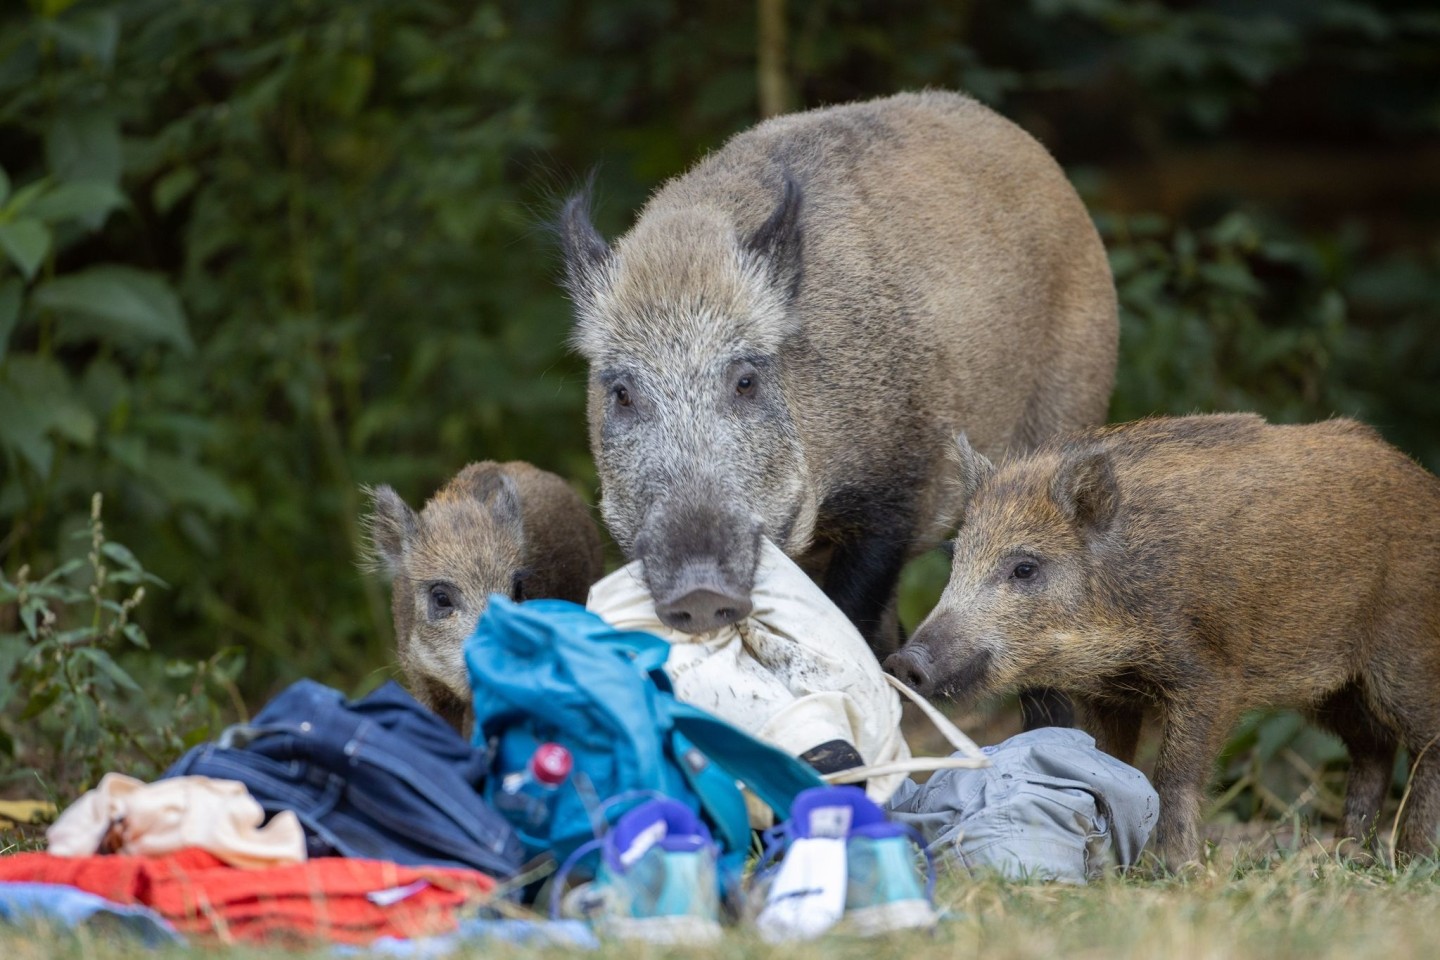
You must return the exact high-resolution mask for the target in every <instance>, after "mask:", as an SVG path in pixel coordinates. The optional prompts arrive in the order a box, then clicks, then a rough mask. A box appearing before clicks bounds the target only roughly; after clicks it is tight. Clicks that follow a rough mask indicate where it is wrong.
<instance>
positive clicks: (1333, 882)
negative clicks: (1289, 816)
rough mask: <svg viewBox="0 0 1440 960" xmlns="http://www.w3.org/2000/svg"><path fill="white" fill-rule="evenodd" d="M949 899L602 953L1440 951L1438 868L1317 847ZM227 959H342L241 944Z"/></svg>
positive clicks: (183, 953)
mask: <svg viewBox="0 0 1440 960" xmlns="http://www.w3.org/2000/svg"><path fill="white" fill-rule="evenodd" d="M938 899H939V901H940V902H941V904H942V905H943V906H945V907H947V908H948V909H949V910H950V911H951V917H950V919H948V920H947V921H946V922H945V923H944V924H943V925H942V927H941V929H940V930H939V931H938V932H937V933H935V934H934V935H928V934H904V935H897V936H894V937H890V938H887V939H882V940H854V939H846V938H843V937H826V938H822V939H821V940H818V941H815V942H812V943H806V944H799V945H791V946H784V947H771V946H768V945H766V944H763V943H761V942H760V941H759V940H758V939H757V938H756V937H755V936H754V934H753V933H752V932H751V931H749V930H745V929H737V930H735V931H733V932H731V933H729V934H728V935H727V936H726V938H725V940H724V941H723V942H722V943H720V944H719V945H717V946H715V947H712V948H704V949H697V948H685V949H670V950H666V949H662V948H657V947H651V946H647V945H643V944H622V943H611V944H607V945H606V946H605V947H604V948H603V949H602V950H600V951H599V952H596V953H591V954H586V955H587V956H593V957H596V958H598V960H643V958H648V957H661V956H677V957H678V956H683V957H687V958H707V957H713V958H716V960H728V958H740V957H745V958H752V957H754V958H775V960H782V958H783V960H852V958H853V960H900V958H905V960H914V958H932V957H933V958H941V957H944V958H963V957H984V958H985V960H1006V958H1012V957H1014V958H1019V957H1046V958H1054V957H1065V958H1067V960H1073V958H1112V957H1146V958H1150V957H1164V958H1171V957H1175V958H1212V957H1213V958H1217V960H1218V958H1227V960H1228V958H1256V960H1287V958H1292V957H1294V958H1300V957H1305V958H1314V957H1346V958H1352V957H1384V958H1386V960H1398V958H1404V957H1433V956H1435V955H1436V953H1437V949H1440V870H1437V865H1436V864H1435V863H1434V862H1424V863H1419V864H1416V865H1415V866H1413V867H1411V868H1409V869H1407V870H1402V871H1399V872H1395V871H1391V870H1387V869H1385V868H1379V867H1376V868H1358V867H1354V866H1349V865H1346V864H1344V863H1341V862H1340V861H1337V860H1335V859H1334V858H1332V857H1329V856H1327V855H1325V854H1323V853H1320V852H1314V853H1312V852H1311V851H1310V850H1309V849H1301V850H1299V851H1295V852H1280V853H1268V854H1260V853H1256V852H1254V851H1253V850H1250V849H1244V848H1242V849H1239V850H1234V849H1228V850H1221V851H1218V852H1217V853H1216V854H1215V855H1214V856H1212V859H1211V863H1210V864H1209V866H1208V867H1207V868H1206V869H1204V870H1202V871H1196V872H1195V873H1193V874H1191V875H1189V876H1186V877H1182V878H1171V879H1163V880H1154V879H1141V878H1129V877H1114V878H1111V879H1109V880H1106V881H1105V882H1102V883H1098V884H1093V885H1091V886H1088V887H1067V886H1060V885H1053V884H1020V883H1007V882H1004V881H1001V880H997V879H994V878H981V879H972V878H969V877H966V876H963V875H960V874H950V875H948V876H946V877H945V878H944V879H943V881H942V883H941V886H940V890H939V896H938ZM214 949H215V948H214V947H213V946H210V945H198V946H192V947H188V948H179V947H174V948H168V949H164V950H159V951H151V950H147V949H145V948H143V947H141V946H139V945H137V944H133V943H126V942H124V941H120V940H117V939H115V938H113V937H110V936H107V935H105V934H104V933H103V932H82V933H80V934H78V935H77V934H71V933H68V932H59V933H55V932H47V931H29V932H19V931H15V930H0V955H3V956H4V957H6V958H7V960H42V958H50V957H62V958H68V957H76V958H90V957H97V956H99V957H119V958H125V957H131V956H133V957H136V958H139V957H141V956H144V957H151V956H159V957H162V958H164V957H176V958H180V957H194V956H199V955H202V954H204V955H209V954H211V953H212V952H214ZM224 954H225V955H226V956H228V957H233V958H236V960H243V958H251V957H254V958H271V957H282V956H284V957H305V956H315V957H320V956H333V954H332V953H330V951H329V950H328V949H319V950H315V951H311V952H308V953H306V952H299V953H296V952H293V951H288V950H278V949H276V950H264V949H254V948H235V949H232V950H228V951H224ZM561 955H569V954H567V953H566V951H561V950H549V951H540V950H521V949H517V948H513V947H503V946H495V945H475V946H474V947H471V948H469V949H467V950H464V951H461V952H458V953H456V954H455V956H463V957H477V958H478V957H486V958H504V957H517V958H520V957H527V958H538V957H552V956H561Z"/></svg>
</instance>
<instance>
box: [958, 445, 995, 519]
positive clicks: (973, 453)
mask: <svg viewBox="0 0 1440 960" xmlns="http://www.w3.org/2000/svg"><path fill="white" fill-rule="evenodd" d="M949 456H950V463H951V464H953V465H954V467H955V469H954V471H953V472H952V473H951V480H950V512H951V514H952V520H953V523H952V525H954V524H958V523H959V522H960V521H961V520H963V519H964V518H965V510H966V509H967V508H968V507H969V506H970V500H971V499H972V498H973V497H974V496H975V493H976V491H978V490H979V489H980V485H981V484H982V483H984V482H985V478H986V477H988V476H990V474H992V473H994V472H995V465H994V464H993V463H991V462H990V461H989V460H988V459H987V458H986V457H985V455H984V454H983V453H981V452H980V451H978V450H976V449H975V448H974V447H972V446H970V438H969V437H967V436H965V434H964V433H957V434H956V435H955V444H954V446H952V447H951V448H950V454H949Z"/></svg>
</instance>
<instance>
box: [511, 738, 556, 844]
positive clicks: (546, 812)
mask: <svg viewBox="0 0 1440 960" xmlns="http://www.w3.org/2000/svg"><path fill="white" fill-rule="evenodd" d="M574 763H575V761H574V758H572V757H571V756H570V751H569V750H566V749H565V748H564V747H562V746H560V744H558V743H542V744H540V746H538V747H536V748H535V752H534V753H532V754H530V759H529V760H528V761H527V762H526V763H525V766H524V767H523V768H521V769H519V770H516V771H515V772H514V773H508V774H506V775H505V779H503V780H501V781H500V796H499V797H496V804H495V805H496V806H497V807H499V808H500V809H501V810H502V811H504V812H505V813H508V814H509V815H510V816H511V818H512V819H513V820H515V821H517V822H518V824H519V826H520V827H521V829H523V830H524V831H525V832H526V833H529V834H531V835H533V836H544V834H545V831H546V829H547V828H548V827H549V825H550V814H551V812H552V809H553V808H554V805H555V792H556V791H557V790H559V789H560V784H562V783H564V782H565V778H567V777H568V776H570V769H571V767H572V766H573V765H574Z"/></svg>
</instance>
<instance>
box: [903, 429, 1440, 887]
mask: <svg viewBox="0 0 1440 960" xmlns="http://www.w3.org/2000/svg"><path fill="white" fill-rule="evenodd" d="M955 458H956V461H957V464H958V466H959V470H958V475H959V477H960V479H959V481H958V490H957V500H958V501H959V504H958V506H959V508H960V512H961V516H962V520H961V525H960V528H959V532H958V534H957V535H956V538H955V541H954V561H953V567H952V570H951V574H950V581H949V584H948V585H947V586H946V588H945V591H944V594H943V595H942V597H941V599H940V602H939V604H938V605H937V606H936V608H935V609H934V611H932V612H931V614H930V615H929V617H928V618H926V620H925V622H924V623H922V624H921V625H920V627H919V629H917V630H916V632H915V635H914V637H912V638H911V640H910V642H909V643H908V644H907V645H906V646H905V647H904V648H902V649H901V650H900V651H899V652H898V653H896V654H895V655H893V656H892V657H890V659H889V660H888V661H887V663H886V667H887V668H888V669H889V670H890V671H891V672H892V673H894V674H896V675H897V676H898V677H900V678H901V679H902V680H904V681H906V682H907V683H909V684H910V685H912V686H914V687H916V688H917V689H919V690H920V691H921V692H925V693H932V692H943V693H950V694H953V695H955V696H957V697H962V698H966V699H968V698H971V697H975V696H978V695H981V694H985V693H990V692H999V691H1002V690H1005V689H1010V688H1014V687H1017V686H1020V685H1022V684H1023V685H1034V684H1044V685H1048V686H1053V687H1055V688H1058V689H1060V690H1064V691H1067V692H1069V693H1071V694H1073V695H1074V696H1075V697H1076V699H1077V701H1078V702H1079V704H1080V706H1081V707H1082V709H1083V712H1084V714H1085V716H1086V717H1087V726H1088V727H1089V728H1090V729H1091V730H1092V731H1093V732H1094V733H1095V734H1096V738H1097V740H1098V742H1099V743H1100V746H1101V747H1102V748H1103V749H1105V750H1106V751H1108V752H1109V753H1111V754H1113V755H1114V756H1116V757H1118V758H1120V759H1121V760H1125V761H1130V760H1131V759H1132V758H1133V756H1134V753H1135V746H1136V739H1137V737H1138V734H1139V730H1140V721H1141V717H1142V714H1143V713H1145V712H1146V711H1153V712H1154V713H1155V714H1156V715H1157V716H1158V718H1159V720H1160V722H1161V725H1162V739H1161V746H1160V753H1159V756H1158V758H1157V760H1156V765H1155V774H1154V779H1155V788H1156V790H1157V791H1158V793H1159V794H1160V804H1161V810H1160V818H1159V822H1158V825H1157V828H1156V837H1155V839H1156V847H1157V849H1158V853H1159V856H1160V858H1161V859H1162V861H1163V862H1164V863H1165V864H1166V865H1168V866H1171V867H1175V866H1178V865H1180V864H1183V863H1185V862H1188V861H1192V860H1195V859H1197V858H1198V855H1199V852H1200V835H1199V822H1200V809H1201V802H1202V799H1203V797H1204V791H1205V787H1206V785H1207V782H1208V781H1209V779H1210V775H1211V771H1212V767H1213V765H1214V763H1215V760H1216V758H1217V756H1218V755H1219V753H1220V750H1221V748H1222V746H1223V745H1224V743H1225V741H1226V739H1227V737H1228V735H1229V734H1230V732H1231V730H1232V728H1233V727H1234V725H1235V723H1236V721H1237V719H1238V718H1239V717H1240V715H1241V714H1242V713H1243V712H1245V711H1247V710H1250V709H1254V708H1261V707H1294V708H1298V709H1300V710H1302V711H1304V712H1306V713H1307V714H1308V715H1309V716H1310V717H1311V718H1313V719H1314V720H1315V721H1317V722H1319V723H1320V724H1322V725H1324V726H1326V727H1328V728H1329V729H1331V730H1333V731H1334V732H1335V733H1336V734H1338V735H1339V736H1340V738H1341V739H1342V740H1343V741H1344V742H1345V744H1346V747H1347V748H1348V750H1349V752H1350V759H1351V767H1350V774H1349V780H1348V783H1347V784H1346V797H1345V808H1344V819H1343V822H1342V824H1341V825H1340V836H1342V837H1353V838H1356V839H1358V840H1361V841H1364V842H1365V843H1366V844H1367V845H1369V846H1370V848H1371V849H1372V850H1377V851H1378V849H1379V841H1378V837H1377V833H1378V824H1377V822H1376V821H1377V818H1378V816H1379V814H1380V809H1381V804H1382V802H1383V800H1384V797H1385V793H1386V788H1387V786H1388V784H1389V782H1390V772H1391V769H1392V765H1393V763H1394V758H1395V752H1396V748H1397V746H1404V747H1405V748H1406V749H1407V750H1409V751H1410V756H1411V758H1412V761H1414V770H1413V774H1412V781H1411V795H1410V797H1409V800H1408V802H1407V804H1406V806H1405V811H1404V814H1405V816H1404V821H1403V823H1401V825H1400V829H1399V836H1398V842H1397V852H1398V853H1399V854H1400V855H1401V856H1402V857H1407V856H1413V855H1433V854H1434V852H1435V845H1436V840H1437V836H1436V828H1437V823H1440V747H1433V748H1432V744H1433V743H1434V741H1435V740H1436V738H1437V736H1440V480H1437V479H1436V477H1435V476H1433V475H1432V474H1430V473H1428V472H1427V471H1425V470H1424V469H1422V468H1421V467H1420V466H1418V465H1417V464H1416V463H1415V462H1414V461H1412V460H1410V459H1409V458H1407V457H1406V456H1405V455H1404V454H1402V453H1400V452H1399V451H1398V450H1396V449H1395V448H1394V447H1392V446H1390V445H1389V444H1387V443H1385V442H1384V441H1383V440H1382V439H1381V438H1380V437H1379V436H1378V435H1377V434H1376V433H1375V432H1374V431H1373V430H1371V429H1370V428H1368V427H1366V426H1363V425H1361V424H1359V423H1356V422H1354V421H1352V420H1345V419H1336V420H1329V421H1325V422H1323V423H1316V424H1310V425H1303V426H1275V425H1270V424H1267V423H1266V422H1265V421H1264V420H1263V419H1261V418H1260V417H1257V416H1253V415H1217V416H1194V417H1181V418H1173V419H1167V418H1157V419H1151V420H1142V421H1139V422H1136V423H1129V424H1122V425H1118V426H1111V427H1103V428H1097V429H1091V430H1084V431H1079V432H1073V433H1068V434H1063V435H1060V436H1058V437H1056V438H1054V439H1053V440H1051V441H1050V442H1048V443H1046V444H1044V445H1042V446H1041V447H1040V448H1039V449H1038V450H1036V451H1034V452H1033V453H1031V454H1029V455H1026V456H1023V457H1019V458H1016V459H1013V460H1007V461H1004V462H1002V463H1001V464H1000V465H999V466H998V467H995V466H992V465H991V464H990V463H989V461H987V460H986V459H985V458H984V457H982V456H980V455H979V454H978V453H976V452H975V451H974V450H973V449H972V448H971V447H970V445H969V443H968V442H966V440H965V438H964V437H963V436H962V437H960V438H959V442H958V444H957V449H956V451H955ZM1427 748H1431V749H1427ZM1417 757H1418V760H1416V759H1415V758H1417Z"/></svg>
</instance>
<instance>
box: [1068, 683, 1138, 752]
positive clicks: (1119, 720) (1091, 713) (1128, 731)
mask: <svg viewBox="0 0 1440 960" xmlns="http://www.w3.org/2000/svg"><path fill="white" fill-rule="evenodd" d="M1082 706H1083V707H1084V709H1085V725H1086V728H1087V729H1089V730H1090V731H1092V732H1093V733H1094V734H1095V745H1096V746H1097V747H1099V748H1100V749H1101V750H1104V751H1105V752H1106V753H1108V754H1110V756H1112V757H1114V758H1115V759H1116V760H1120V761H1123V762H1124V763H1134V762H1135V746H1136V744H1137V743H1139V741H1140V722H1141V719H1142V717H1143V712H1142V711H1141V710H1140V708H1139V707H1132V706H1128V705H1125V704H1120V703H1116V702H1115V701H1113V700H1099V699H1086V700H1084V701H1082Z"/></svg>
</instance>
